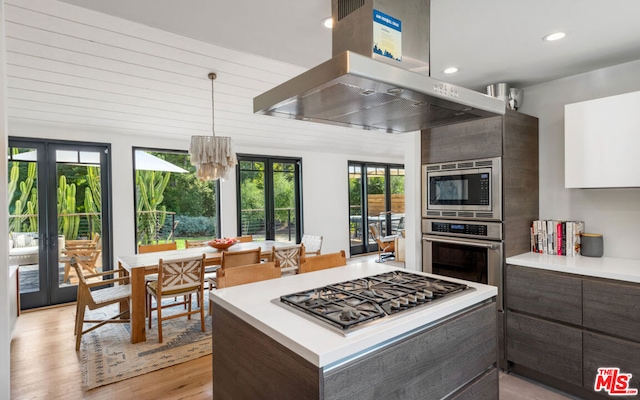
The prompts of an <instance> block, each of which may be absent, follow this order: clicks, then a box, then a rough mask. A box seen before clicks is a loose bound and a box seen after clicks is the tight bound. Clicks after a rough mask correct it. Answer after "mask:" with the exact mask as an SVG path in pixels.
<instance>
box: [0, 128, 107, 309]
mask: <svg viewBox="0 0 640 400" xmlns="http://www.w3.org/2000/svg"><path fill="white" fill-rule="evenodd" d="M7 156H8V163H9V168H8V170H9V179H8V181H9V187H8V197H9V240H10V251H9V260H10V264H12V265H19V269H18V276H19V282H20V306H21V308H22V309H30V308H36V307H44V306H49V305H55V304H61V303H67V302H72V301H75V299H76V292H77V282H78V277H77V276H76V273H75V271H72V268H71V266H70V264H69V261H70V259H71V257H75V258H76V260H78V263H79V264H80V265H82V266H83V268H86V269H87V270H91V271H93V272H96V271H98V270H109V269H112V267H111V262H110V260H111V247H110V235H109V229H108V226H109V224H108V222H109V221H110V218H109V215H110V210H109V201H107V200H108V199H109V171H110V166H109V147H108V145H96V144H86V143H76V142H63V141H47V140H33V139H19V138H9V150H8V155H7ZM103 200H104V201H103Z"/></svg>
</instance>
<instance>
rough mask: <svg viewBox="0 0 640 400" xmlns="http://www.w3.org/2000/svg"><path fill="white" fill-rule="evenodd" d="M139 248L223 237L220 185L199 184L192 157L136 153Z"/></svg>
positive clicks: (148, 151)
mask: <svg viewBox="0 0 640 400" xmlns="http://www.w3.org/2000/svg"><path fill="white" fill-rule="evenodd" d="M133 154H134V173H135V204H136V245H139V244H151V243H166V242H173V241H175V242H177V246H178V248H179V249H180V248H184V247H185V240H205V239H211V238H213V237H219V235H220V230H219V227H220V218H219V204H220V201H219V200H220V197H219V190H220V184H219V182H218V181H207V182H203V181H200V180H199V179H198V178H197V177H196V174H195V167H194V166H192V165H191V163H190V161H189V154H188V153H187V152H181V151H169V150H154V149H140V148H138V149H134V151H133Z"/></svg>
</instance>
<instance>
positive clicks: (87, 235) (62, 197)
mask: <svg viewBox="0 0 640 400" xmlns="http://www.w3.org/2000/svg"><path fill="white" fill-rule="evenodd" d="M100 176H101V168H100V152H98V151H96V152H89V151H80V152H78V151H69V150H56V182H58V186H57V190H56V205H57V209H56V211H57V213H56V214H57V224H56V225H57V229H58V231H57V233H58V235H57V240H58V247H59V249H60V251H59V256H60V257H59V260H58V263H59V268H58V270H57V277H58V279H57V284H58V287H68V286H75V285H77V284H78V277H77V275H76V272H75V271H73V270H72V268H71V265H70V264H69V261H70V260H71V258H72V257H74V258H75V259H76V261H77V262H78V265H79V266H80V267H81V268H82V269H83V271H84V272H85V273H86V274H94V273H97V272H99V271H102V266H103V260H102V220H103V218H102V207H101V205H102V200H101V199H102V189H101V185H100Z"/></svg>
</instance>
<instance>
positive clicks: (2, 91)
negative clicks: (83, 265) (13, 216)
mask: <svg viewBox="0 0 640 400" xmlns="http://www.w3.org/2000/svg"><path fill="white" fill-rule="evenodd" d="M4 25H5V24H4V0H0V60H1V61H0V154H7V109H6V93H7V90H6V71H5V62H4V60H6V53H5V39H4ZM7 173H8V171H7V163H6V162H0V188H6V187H7V185H8V182H7ZM5 193H7V192H6V189H3V190H0V210H7V209H8V205H7V196H6V194H5ZM0 227H1V228H0V399H8V398H9V393H10V392H9V387H10V386H11V385H10V384H9V381H10V365H11V364H10V357H9V355H10V344H11V332H10V330H11V328H10V326H9V315H10V314H9V268H7V264H8V263H9V257H8V254H9V237H8V232H9V222H8V219H7V213H6V212H0Z"/></svg>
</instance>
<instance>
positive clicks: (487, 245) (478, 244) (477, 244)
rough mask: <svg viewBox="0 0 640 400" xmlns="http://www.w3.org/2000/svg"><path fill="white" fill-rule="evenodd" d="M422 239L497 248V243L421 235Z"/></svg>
mask: <svg viewBox="0 0 640 400" xmlns="http://www.w3.org/2000/svg"><path fill="white" fill-rule="evenodd" d="M422 240H426V241H427V242H437V243H447V244H462V245H465V246H472V247H482V248H485V249H491V250H495V249H496V248H498V245H497V244H495V243H476V242H467V241H462V240H448V239H440V238H437V239H436V238H432V237H423V238H422Z"/></svg>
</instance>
